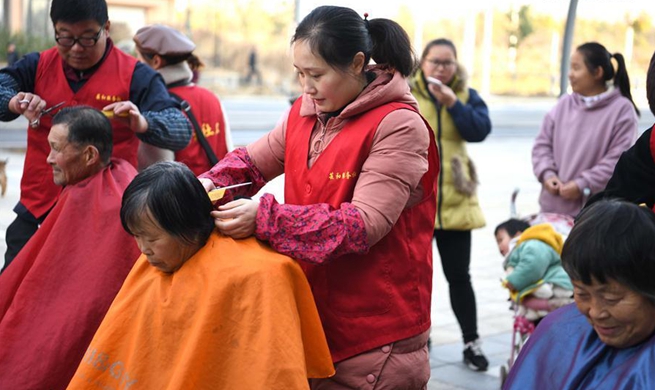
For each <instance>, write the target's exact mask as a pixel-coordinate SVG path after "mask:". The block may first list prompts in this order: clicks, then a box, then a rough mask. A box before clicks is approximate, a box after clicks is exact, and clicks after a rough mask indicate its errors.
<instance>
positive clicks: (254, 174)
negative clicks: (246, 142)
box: [198, 148, 266, 204]
mask: <svg viewBox="0 0 655 390" xmlns="http://www.w3.org/2000/svg"><path fill="white" fill-rule="evenodd" d="M198 177H199V178H204V179H209V180H211V181H212V182H213V183H214V185H215V186H216V187H225V186H228V185H231V184H239V183H245V182H249V181H250V182H252V184H251V185H249V186H244V187H238V188H235V189H231V190H228V191H226V193H225V196H224V197H223V199H221V200H220V201H219V203H220V204H225V203H227V202H230V201H232V200H233V199H234V198H235V197H236V196H239V195H245V196H252V195H254V194H256V193H257V191H259V189H260V188H262V187H263V186H264V185H265V184H266V179H264V176H262V173H261V172H260V171H259V169H257V167H256V166H255V164H253V162H252V160H251V159H250V155H249V154H248V152H247V151H246V148H238V149H234V150H233V151H232V152H230V153H228V154H226V155H225V157H223V159H221V161H219V162H218V164H216V165H214V166H213V167H212V168H211V169H210V170H209V171H207V172H205V173H203V174H201V175H200V176H198Z"/></svg>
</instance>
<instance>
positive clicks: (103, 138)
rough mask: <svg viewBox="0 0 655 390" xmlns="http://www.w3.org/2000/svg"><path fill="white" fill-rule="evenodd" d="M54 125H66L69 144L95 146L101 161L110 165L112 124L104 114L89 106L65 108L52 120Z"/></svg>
mask: <svg viewBox="0 0 655 390" xmlns="http://www.w3.org/2000/svg"><path fill="white" fill-rule="evenodd" d="M54 125H66V126H67V127H68V138H67V141H68V142H71V143H74V144H76V145H78V146H86V145H93V146H95V147H96V149H98V153H99V154H100V161H101V162H102V163H103V164H108V163H109V158H110V157H111V151H112V148H113V145H114V143H113V138H112V129H111V123H110V122H109V119H107V117H106V116H104V115H103V114H102V112H100V111H98V110H96V109H95V108H92V107H87V106H75V107H64V108H62V109H61V111H59V112H58V113H57V115H55V117H54V118H52V126H54Z"/></svg>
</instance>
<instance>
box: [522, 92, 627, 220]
mask: <svg viewBox="0 0 655 390" xmlns="http://www.w3.org/2000/svg"><path fill="white" fill-rule="evenodd" d="M636 138H637V115H636V113H635V109H634V106H633V105H632V103H631V102H630V100H629V99H627V98H625V97H624V96H622V95H621V93H620V91H619V90H618V89H615V90H613V91H611V92H610V93H608V94H607V95H606V96H604V97H603V98H602V99H600V100H599V101H597V102H595V103H594V104H593V105H591V106H587V105H586V104H585V103H584V102H583V100H582V98H581V96H580V95H579V94H577V93H573V94H570V95H566V96H564V97H562V98H561V99H560V100H559V101H558V103H557V105H556V106H555V107H554V108H553V109H552V110H551V111H550V112H549V113H548V114H547V115H546V117H545V118H544V121H543V123H542V126H541V131H540V132H539V135H538V136H537V138H536V140H535V142H534V146H533V148H532V166H533V171H534V174H535V176H536V177H537V179H538V180H539V182H541V183H543V182H544V180H546V179H548V178H550V177H553V176H557V177H559V179H560V180H561V182H562V183H566V182H569V181H571V180H573V181H575V183H576V184H577V186H578V188H580V190H581V191H584V189H585V188H588V189H589V190H590V194H594V193H596V192H599V191H601V190H603V189H604V188H605V185H606V184H607V181H608V180H609V178H610V176H611V175H612V172H613V171H614V166H615V165H616V162H617V161H618V159H619V157H620V156H621V153H623V152H624V151H625V150H627V149H628V148H629V147H630V146H632V145H633V144H634V143H635V140H636ZM586 198H587V197H586V196H583V197H582V198H580V199H576V200H567V199H564V198H562V197H560V196H558V195H552V194H550V193H549V192H547V191H546V190H545V189H543V188H542V190H541V194H540V196H539V205H540V206H541V212H549V213H558V214H568V215H571V216H575V215H577V214H578V212H579V211H580V209H581V208H582V206H583V205H584V202H585V201H586Z"/></svg>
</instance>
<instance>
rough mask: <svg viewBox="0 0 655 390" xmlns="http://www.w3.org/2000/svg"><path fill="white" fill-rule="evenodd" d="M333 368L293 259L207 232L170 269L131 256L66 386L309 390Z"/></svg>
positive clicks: (307, 290)
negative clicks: (125, 274) (189, 253)
mask: <svg viewBox="0 0 655 390" xmlns="http://www.w3.org/2000/svg"><path fill="white" fill-rule="evenodd" d="M333 373H334V367H333V365H332V359H331V357H330V352H329V349H328V346H327V342H326V340H325V335H324V333H323V329H322V327H321V323H320V319H319V316H318V312H317V310H316V306H315V304H314V299H313V297H312V294H311V290H310V288H309V284H308V282H307V279H306V278H305V275H304V274H303V272H302V270H301V269H300V267H299V266H298V264H297V263H296V262H295V261H293V260H292V259H290V258H289V257H286V256H283V255H281V254H279V253H277V252H275V251H273V250H272V249H270V248H269V247H268V246H266V245H264V244H262V243H260V242H259V241H257V240H256V239H254V238H248V239H245V240H234V239H232V238H229V237H225V236H222V235H220V234H219V233H216V232H214V233H212V235H211V236H210V238H209V240H208V242H207V244H206V245H205V246H204V247H203V248H201V249H200V250H199V251H198V252H196V254H194V255H193V256H192V257H191V258H190V259H189V260H188V261H187V262H186V263H185V264H184V265H183V266H182V267H181V268H180V269H179V270H178V271H176V272H174V273H172V274H166V273H163V272H161V271H159V270H157V269H156V268H154V267H152V266H151V265H150V264H149V263H148V261H147V260H146V258H145V256H142V257H140V258H139V260H137V263H136V264H135V266H134V268H133V269H132V272H131V273H130V275H129V276H128V277H127V279H126V280H125V284H123V287H122V288H121V291H120V292H119V293H118V295H117V296H116V299H115V300H114V302H113V303H112V306H111V308H110V309H109V311H108V312H107V316H106V317H105V319H104V321H103V322H102V325H100V328H99V329H98V332H97V333H96V335H95V337H94V338H93V341H92V342H91V345H90V346H89V349H88V350H87V352H86V355H85V356H84V359H83V360H82V362H81V363H80V367H79V368H78V370H77V372H76V373H75V376H74V378H73V380H72V381H71V384H70V386H69V389H110V388H111V389H132V390H135V389H148V390H150V389H168V390H173V389H180V390H182V389H212V390H215V389H226V390H227V389H229V390H233V389H248V390H257V389H262V390H263V389H267V390H270V389H280V390H282V389H284V390H288V389H307V388H309V387H308V381H307V378H308V377H313V378H319V377H327V376H330V375H332V374H333Z"/></svg>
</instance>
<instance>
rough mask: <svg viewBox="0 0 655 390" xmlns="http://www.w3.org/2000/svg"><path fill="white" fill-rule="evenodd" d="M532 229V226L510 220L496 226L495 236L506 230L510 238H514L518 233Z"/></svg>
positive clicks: (520, 221) (513, 219)
mask: <svg viewBox="0 0 655 390" xmlns="http://www.w3.org/2000/svg"><path fill="white" fill-rule="evenodd" d="M529 227H530V224H529V223H527V222H525V221H522V220H520V219H516V218H510V219H508V220H507V221H505V222H503V223H501V224H499V225H498V226H496V230H494V236H495V235H496V234H498V232H499V231H501V230H504V231H506V232H507V234H508V235H509V236H510V237H514V236H515V235H516V233H518V232H523V231H525V230H526V229H527V228H529Z"/></svg>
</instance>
